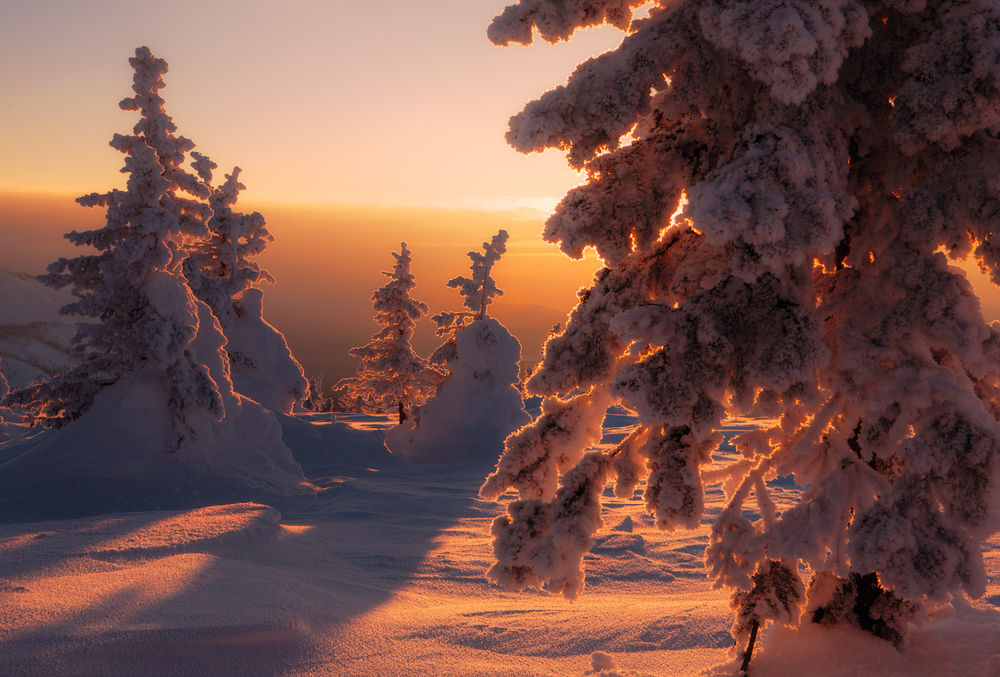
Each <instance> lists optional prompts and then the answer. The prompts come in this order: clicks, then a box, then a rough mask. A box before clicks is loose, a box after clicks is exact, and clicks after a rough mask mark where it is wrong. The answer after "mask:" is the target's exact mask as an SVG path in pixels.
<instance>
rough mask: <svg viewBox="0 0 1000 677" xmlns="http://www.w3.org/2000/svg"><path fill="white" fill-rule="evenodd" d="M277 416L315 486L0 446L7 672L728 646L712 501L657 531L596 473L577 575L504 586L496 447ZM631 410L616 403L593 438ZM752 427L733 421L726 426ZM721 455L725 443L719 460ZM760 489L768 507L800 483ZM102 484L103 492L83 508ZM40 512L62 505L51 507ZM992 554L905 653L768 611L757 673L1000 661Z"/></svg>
mask: <svg viewBox="0 0 1000 677" xmlns="http://www.w3.org/2000/svg"><path fill="white" fill-rule="evenodd" d="M95 406H98V405H95ZM164 423H165V422H164ZM281 423H282V432H283V440H284V443H285V444H287V446H288V447H289V448H290V449H291V450H292V451H293V453H294V455H295V457H296V459H297V461H298V462H299V463H300V464H301V466H302V469H303V471H304V474H305V476H306V477H307V478H308V479H309V480H310V482H311V483H312V484H313V485H314V486H315V487H316V488H317V491H313V492H308V493H301V492H300V493H298V494H296V493H295V492H281V493H276V492H272V493H271V494H270V496H267V494H266V492H258V493H257V496H256V498H253V497H251V496H249V494H252V493H253V492H252V491H250V492H248V491H247V489H246V486H245V485H242V487H243V488H242V489H241V488H240V487H237V486H236V485H231V486H224V485H222V484H216V485H214V486H213V485H212V484H205V485H204V486H203V487H202V493H201V494H200V495H193V494H190V493H189V494H188V495H187V500H188V501H189V504H188V505H185V506H177V505H176V503H173V502H175V501H176V500H177V495H176V494H173V495H172V494H170V493H169V491H167V490H165V489H164V488H163V486H169V485H171V484H172V483H173V482H175V481H177V480H178V479H179V477H180V475H179V474H177V473H175V474H168V475H164V476H163V477H162V478H160V479H161V480H162V481H161V482H160V483H159V484H160V485H161V486H160V490H159V491H156V490H155V489H156V487H155V486H140V484H139V481H138V479H139V478H137V477H130V476H129V469H128V466H119V467H118V468H117V471H116V472H115V474H114V475H113V476H112V475H110V474H101V473H104V471H105V470H106V469H104V468H97V467H94V468H91V469H90V471H89V472H87V473H84V470H85V469H84V468H77V469H76V470H78V471H79V472H80V473H83V474H80V476H79V477H78V478H77V483H76V485H74V486H66V485H59V483H58V482H59V481H61V480H58V479H57V478H59V477H60V476H64V477H68V476H70V473H66V472H63V471H62V470H61V469H60V460H59V458H58V457H53V458H51V459H50V460H49V463H48V466H47V469H48V476H49V477H50V478H52V482H50V483H49V484H50V486H45V478H46V473H45V467H43V466H39V467H37V468H35V472H36V473H41V474H40V475H39V476H38V477H36V486H33V487H26V488H25V489H24V490H23V491H20V492H18V491H13V489H15V488H16V487H14V486H13V485H12V484H11V483H10V482H9V480H11V479H12V478H13V476H14V475H16V474H17V473H16V472H15V470H16V468H17V467H18V465H17V464H16V463H15V462H13V461H7V462H0V479H3V480H4V486H3V488H2V490H0V674H4V675H7V674H9V675H25V676H33V675H38V676H42V675H44V676H46V677H48V676H57V675H72V676H74V677H77V676H79V677H87V676H91V675H93V676H97V675H100V676H102V677H114V676H116V675H136V674H142V675H143V676H144V677H155V676H157V675H163V676H167V675H169V676H182V675H209V674H211V675H234V676H235V675H239V676H241V677H242V676H244V675H392V676H393V677H398V676H402V675H585V674H604V675H606V676H610V675H612V674H620V675H644V674H655V675H677V676H680V677H684V676H687V675H698V674H701V673H702V672H703V671H705V670H706V669H709V668H711V667H712V666H715V665H719V664H722V663H725V662H726V661H727V660H728V648H729V645H730V644H731V641H732V640H731V638H730V636H729V634H728V631H727V629H728V627H729V623H730V619H731V612H730V610H729V608H728V594H727V593H725V592H724V591H719V590H712V589H711V587H710V584H709V582H708V580H707V578H706V575H705V574H706V572H705V568H704V564H703V553H704V550H705V547H706V545H707V544H708V539H709V526H708V522H707V521H704V522H703V523H702V524H701V525H700V526H699V527H698V528H697V529H695V530H691V531H678V532H675V533H673V534H666V533H663V532H660V531H658V530H657V529H656V528H655V526H654V519H653V517H651V516H649V515H647V514H646V513H645V511H644V509H643V505H642V499H641V494H639V493H637V494H635V497H633V498H630V499H618V498H614V497H613V492H612V487H610V486H609V487H607V488H606V489H605V493H606V495H607V497H606V499H605V505H604V509H603V515H602V519H603V522H604V525H605V526H604V528H603V529H602V530H601V531H599V532H598V534H597V544H596V547H595V548H594V549H593V552H592V553H591V554H589V555H587V556H586V558H585V564H586V568H587V580H586V590H585V591H584V592H583V594H581V595H580V597H579V598H578V599H577V600H576V601H575V602H569V601H567V600H565V599H562V598H560V597H555V596H549V595H546V594H544V593H540V592H525V593H509V592H504V591H501V590H499V589H498V588H496V587H495V586H493V585H490V584H489V583H487V582H486V580H485V578H484V571H485V570H486V568H487V567H488V566H489V565H490V563H491V562H492V555H491V540H490V533H489V526H490V523H491V522H492V521H493V519H494V517H495V516H496V515H497V514H499V512H500V511H501V509H502V506H499V505H497V504H495V503H492V502H484V501H481V500H479V499H477V498H475V496H476V491H477V489H478V487H479V485H480V484H481V482H482V478H483V476H484V475H485V474H486V473H487V472H488V471H489V470H490V464H489V463H484V464H483V466H482V467H478V466H476V465H475V464H456V465H434V466H430V465H416V464H410V463H407V462H405V461H403V460H400V459H398V458H396V457H394V456H392V455H391V454H389V453H388V452H387V451H386V449H385V448H384V446H383V444H382V435H383V432H384V430H385V429H386V428H388V427H390V426H391V420H390V418H389V417H372V416H360V415H356V416H347V417H339V416H338V417H336V419H335V421H333V422H331V416H330V415H329V414H326V415H322V414H314V415H300V416H295V417H289V416H286V417H281ZM634 423H635V419H634V418H632V417H630V416H628V415H625V414H618V415H615V416H609V417H608V419H607V420H606V421H605V426H604V433H605V436H604V440H603V441H602V443H603V444H612V443H615V442H617V441H618V440H620V439H621V438H622V437H624V435H625V434H626V433H627V432H628V431H629V430H631V426H632V425H634ZM753 426H754V422H753V421H730V422H729V423H727V426H726V429H725V433H726V435H727V436H731V435H733V434H735V433H737V432H740V431H744V430H747V429H749V428H752V427H753ZM106 439H107V444H109V445H112V446H115V445H117V446H119V447H121V446H122V445H121V443H120V442H116V440H115V438H114V437H108V438H106ZM36 443H37V440H27V441H21V442H9V443H6V444H4V445H0V454H2V458H4V459H9V458H11V457H12V456H16V454H17V452H18V449H21V450H23V449H24V448H25V447H26V446H30V445H34V444H36ZM55 451H56V450H55V449H53V452H55ZM125 451H126V450H125V449H122V452H123V453H122V456H124V452H125ZM735 457H736V452H735V451H734V450H733V449H732V448H731V447H729V446H728V445H727V446H726V447H724V449H723V452H722V453H721V454H719V455H718V458H717V459H716V462H723V461H727V460H728V461H729V462H731V461H732V460H733V459H734V458H735ZM167 465H168V463H167V462H165V463H164V467H166V466H167ZM189 479H190V481H191V483H192V484H197V481H196V480H194V479H192V478H189ZM773 489H774V495H775V496H776V497H777V504H778V505H777V507H778V509H779V510H780V509H783V508H784V507H785V506H786V505H790V504H791V502H792V499H793V498H794V494H795V493H796V492H797V489H796V488H795V487H793V486H791V485H790V484H789V483H787V482H784V483H783V484H782V483H780V482H779V483H776V484H775V486H774V487H773ZM146 490H152V491H148V492H147V491H146ZM239 491H242V492H243V494H242V495H237V493H238V492H239ZM88 495H89V496H91V497H92V498H94V501H93V502H92V503H90V504H84V505H81V504H78V503H75V502H74V500H75V499H82V498H84V497H86V496H88ZM508 498H509V497H508ZM249 501H256V502H249ZM262 501H263V502H266V503H269V504H270V505H263V504H262V503H261V502H262ZM172 503H173V504H172ZM706 503H707V505H708V511H707V512H708V516H709V517H711V516H712V515H714V514H716V513H717V512H718V511H719V510H721V509H722V507H723V506H724V500H723V494H722V492H721V489H720V487H718V486H713V487H710V488H709V490H708V493H707V496H706ZM97 504H100V507H102V508H108V507H110V506H115V507H114V508H113V509H111V510H105V511H104V512H102V513H100V514H94V513H93V510H92V508H93V507H94V506H95V505H97ZM141 509H151V510H152V511H147V512H142V511H139V510H141ZM88 510H90V512H91V514H90V515H86V516H85V513H87V512H88ZM54 514H60V515H61V516H62V517H63V519H58V520H45V518H46V516H47V515H48V516H51V515H54ZM43 520H45V521H43ZM984 552H985V558H986V565H987V572H988V580H987V590H986V596H985V598H984V599H983V600H979V601H972V602H966V601H964V600H962V601H960V602H959V603H958V604H957V605H956V608H955V609H954V610H950V609H945V610H942V611H941V612H939V615H938V616H937V617H935V618H934V619H933V620H932V621H931V622H929V623H927V624H926V625H925V626H923V627H922V628H919V629H918V630H917V631H915V632H914V634H913V637H912V640H911V643H910V645H909V646H908V647H907V648H906V651H905V652H903V653H900V652H898V651H896V650H895V649H894V648H893V647H892V646H891V645H889V644H888V643H886V642H882V641H879V640H876V639H874V638H872V637H870V636H867V635H865V634H863V633H861V632H860V631H856V630H853V629H851V628H829V627H819V626H811V625H808V624H807V625H806V626H805V628H804V630H803V631H801V632H799V633H795V634H791V633H789V632H788V631H786V630H784V629H781V628H778V629H773V630H768V631H767V632H765V633H764V634H763V636H762V637H761V639H760V641H759V649H758V653H757V654H756V655H755V657H754V659H753V663H752V664H751V673H750V674H751V675H758V676H768V677H784V676H786V675H788V676H791V675H794V676H796V677H798V676H799V675H806V674H808V675H810V676H811V677H815V676H820V677H827V676H834V675H836V676H847V675H859V674H864V675H866V676H869V677H881V676H885V677H888V676H890V675H892V676H898V675H908V676H916V677H921V676H923V675H927V676H931V675H933V676H938V675H942V676H951V675H954V676H962V677H965V676H967V675H971V676H973V677H995V675H997V674H1000V539H998V538H997V537H994V538H993V539H992V540H991V541H989V542H988V543H986V544H984ZM721 674H733V673H732V672H731V671H730V672H729V673H725V672H723V673H721Z"/></svg>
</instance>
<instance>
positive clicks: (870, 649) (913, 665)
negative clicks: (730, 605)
mask: <svg viewBox="0 0 1000 677" xmlns="http://www.w3.org/2000/svg"><path fill="white" fill-rule="evenodd" d="M955 607H956V608H955V610H954V615H952V616H951V617H948V618H937V619H935V621H934V623H933V624H932V625H931V626H928V627H926V628H918V629H916V630H914V631H913V634H912V637H911V638H910V642H909V645H908V646H906V647H905V648H904V650H903V651H898V650H896V648H895V647H893V646H892V644H890V643H889V642H886V641H883V640H880V639H878V638H876V637H874V636H873V635H871V634H869V633H866V632H863V631H862V630H859V629H857V628H853V627H849V626H846V625H836V626H828V625H818V624H815V623H802V624H801V625H800V626H799V628H798V629H797V630H793V629H790V628H787V627H785V626H782V625H779V624H776V625H775V626H773V627H771V628H769V629H768V630H767V631H766V632H765V633H764V634H763V637H762V644H763V646H762V650H761V652H760V653H759V654H757V653H755V655H754V657H753V661H752V662H751V663H750V675H751V677H752V676H754V675H766V676H767V677H799V676H800V675H810V676H811V677H854V676H855V675H865V676H866V677H897V676H898V675H913V676H915V677H921V676H927V677H931V676H932V675H954V676H955V677H959V676H961V677H993V676H994V675H1000V645H998V644H997V643H996V638H997V637H998V636H1000V614H997V613H996V611H994V610H989V609H985V608H981V607H979V606H970V605H969V604H968V603H965V602H962V601H961V600H958V601H957V602H956V604H955Z"/></svg>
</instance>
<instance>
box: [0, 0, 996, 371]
mask: <svg viewBox="0 0 1000 677" xmlns="http://www.w3.org/2000/svg"><path fill="white" fill-rule="evenodd" d="M504 5H505V2H504V1H503V0H491V1H490V2H469V1H468V0H426V1H425V2H421V3H414V2H410V1H409V0H382V1H381V2H377V3H375V2H371V3H366V2H352V3H346V2H328V1H327V0H296V2H294V3H274V2H270V1H269V0H214V1H213V2H207V3H206V2H203V0H172V2H169V3H136V2H134V0H128V1H126V0H88V2H79V1H78V0H45V1H44V2H18V3H5V4H4V6H3V9H2V12H0V90H2V91H3V92H4V97H3V103H2V105H0V158H2V160H0V236H2V238H3V239H2V241H3V247H2V248H0V266H4V267H7V268H12V269H15V270H18V271H21V272H41V271H42V270H43V269H44V266H45V265H46V264H47V263H48V262H49V261H51V260H53V259H54V258H55V257H56V256H58V255H73V254H75V252H74V248H73V247H71V246H68V245H67V244H66V243H65V241H63V240H62V239H61V237H60V235H61V233H63V232H65V231H67V230H69V229H72V228H85V227H96V226H99V225H100V224H101V223H102V219H101V214H100V213H99V212H98V211H94V210H85V209H83V208H80V207H77V206H76V205H74V204H73V203H72V197H74V196H76V195H80V194H83V193H89V192H92V191H104V190H107V189H109V188H111V187H115V186H120V185H121V184H122V176H121V174H119V169H120V167H121V164H122V156H121V155H120V154H119V153H118V152H116V151H114V150H112V149H111V148H109V147H108V141H109V139H110V138H111V136H112V134H113V133H115V132H127V131H128V130H129V129H130V128H131V126H132V124H134V122H135V114H134V113H126V112H122V111H120V110H119V109H118V107H117V102H118V101H119V100H120V99H121V98H123V97H125V96H127V95H128V94H129V93H130V84H131V69H130V68H129V66H128V61H127V60H128V57H129V56H130V55H131V54H132V53H133V52H134V50H135V47H136V46H138V45H140V44H146V45H149V46H150V47H151V49H152V50H153V52H154V53H155V54H156V55H157V56H161V57H163V58H165V59H166V60H167V61H168V62H169V63H170V66H171V71H170V73H168V74H167V76H166V83H167V87H166V89H165V90H164V92H163V94H164V97H165V99H166V101H167V110H168V112H169V113H170V114H171V115H172V116H173V118H174V120H175V122H176V123H177V124H178V127H179V131H180V133H182V134H184V135H186V136H188V137H190V138H191V139H193V140H194V141H195V143H196V144H197V148H198V150H199V151H201V152H203V153H205V154H207V155H209V156H210V157H212V158H213V159H214V160H215V161H216V162H217V163H218V164H219V166H220V170H219V171H220V176H221V172H222V171H224V170H228V168H229V167H231V166H232V165H234V164H238V165H239V166H241V167H242V168H243V174H242V175H241V179H242V180H243V182H244V183H246V184H247V187H248V190H247V191H246V192H245V193H244V195H243V198H242V199H241V202H240V204H239V205H238V206H239V207H240V208H242V209H244V210H250V209H258V210H260V211H261V212H262V213H263V214H264V216H265V217H266V218H267V221H268V224H269V227H270V229H271V232H272V233H273V234H274V235H275V237H276V239H275V242H274V243H273V244H272V245H271V247H270V249H269V250H268V251H267V252H266V253H265V255H264V258H263V263H264V265H265V267H267V268H269V269H270V270H271V272H273V273H274V274H275V275H276V276H277V277H278V284H277V285H275V286H274V287H273V288H270V289H268V290H267V291H266V296H265V314H266V317H267V318H268V319H269V320H270V321H271V322H272V323H273V324H275V325H276V326H278V327H279V328H280V329H281V330H283V331H284V332H285V333H286V334H287V336H288V338H289V341H290V343H291V344H292V347H293V350H295V351H296V353H298V354H299V357H300V359H302V360H303V362H304V363H305V364H306V366H307V368H308V369H310V370H314V371H318V370H322V371H325V372H327V373H328V375H329V376H330V377H333V376H341V375H345V374H346V373H347V372H349V371H351V369H352V366H351V365H352V361H351V359H350V358H348V357H347V355H346V353H347V349H348V348H350V347H351V346H354V345H358V344H360V343H363V342H364V341H365V340H366V339H367V337H368V336H369V335H370V334H371V333H372V331H373V329H374V327H373V326H372V325H371V323H370V316H371V308H370V305H369V300H368V299H369V296H370V294H371V291H372V290H373V289H374V288H376V287H377V286H380V285H381V284H382V283H383V278H382V277H381V275H380V274H379V271H381V270H384V269H387V268H388V267H389V265H390V263H391V257H390V255H389V252H390V251H391V250H396V249H397V248H398V246H399V242H400V241H401V240H405V241H406V242H407V243H408V244H409V246H410V248H411V250H412V251H413V258H414V263H413V269H414V273H415V275H416V278H417V282H418V287H417V289H416V292H415V295H416V296H417V297H418V298H420V299H422V300H424V301H425V302H427V303H428V304H429V305H430V306H431V309H432V312H436V311H438V310H442V309H452V308H456V309H457V308H458V307H459V298H458V295H457V293H456V292H455V291H454V290H452V289H448V288H447V287H446V286H445V282H446V281H447V280H448V279H449V278H451V277H454V276H456V275H460V274H465V273H467V269H468V259H467V258H466V256H465V252H467V251H468V250H469V249H477V248H478V247H479V246H480V243H481V242H482V241H483V240H485V239H488V238H489V237H490V236H491V235H492V234H494V233H495V232H496V231H497V229H498V228H500V227H505V228H507V230H508V231H510V233H511V242H510V243H509V253H508V254H507V255H506V256H505V257H504V258H503V260H502V261H501V262H500V263H499V264H498V266H497V268H496V277H497V280H498V283H499V285H500V287H501V288H502V289H504V290H506V292H507V295H506V296H504V297H503V298H502V299H500V300H498V302H497V303H496V304H495V306H494V308H493V313H494V314H495V315H496V316H497V317H498V318H499V319H501V321H503V322H505V323H506V324H507V325H508V326H509V327H510V329H511V330H512V331H513V333H514V334H515V335H517V336H518V337H519V338H520V339H521V341H522V344H524V348H525V359H528V360H533V359H536V358H537V354H538V347H539V345H540V343H541V340H542V337H543V336H544V334H545V332H546V330H547V329H548V328H549V327H551V325H552V324H553V323H555V322H557V321H560V320H561V319H562V318H563V317H564V316H565V314H566V312H567V311H568V310H569V309H570V308H571V307H572V305H573V304H574V301H575V299H574V292H575V290H576V289H577V288H578V287H579V286H581V285H583V284H585V283H586V282H587V281H588V280H589V279H590V276H591V274H592V273H593V271H594V270H595V269H596V267H597V263H596V261H595V260H593V259H591V260H588V261H584V262H572V261H569V260H568V259H566V258H565V257H562V256H561V255H560V254H559V253H558V251H557V250H556V248H555V247H553V246H551V245H545V244H543V243H542V242H541V240H540V239H539V238H538V233H539V232H540V231H541V227H542V222H543V221H544V218H545V215H546V214H547V212H548V211H549V210H551V208H552V207H553V206H554V205H555V203H556V202H557V201H558V199H559V198H560V197H561V196H562V195H563V194H564V193H565V192H566V191H567V190H568V189H569V188H570V187H572V186H573V185H576V184H577V183H579V182H580V180H581V177H580V176H579V175H577V174H576V173H574V172H572V171H570V170H569V169H568V168H567V167H566V165H565V162H564V160H563V158H562V157H561V155H560V154H559V153H556V152H551V151H550V152H547V153H545V154H541V155H538V154H536V155H531V156H523V155H520V154H518V153H516V152H514V151H513V150H511V149H510V148H508V147H507V145H506V144H505V142H504V140H503V134H504V132H505V130H506V121H507V119H508V117H509V116H510V115H511V114H513V113H516V112H517V111H519V110H520V109H521V107H522V106H523V105H524V104H525V103H526V102H527V101H529V100H531V99H533V98H536V97H537V96H539V95H540V94H542V93H543V92H544V91H546V90H547V89H549V88H551V87H553V86H555V85H557V84H560V83H561V82H563V81H565V79H566V77H567V76H568V75H569V73H570V72H571V71H572V70H573V68H574V67H575V65H576V64H578V63H579V62H581V61H583V60H584V59H586V58H587V57H588V56H590V55H592V54H596V53H600V52H602V51H604V50H607V49H610V48H612V47H614V46H615V45H616V44H617V43H618V42H619V40H620V34H619V33H617V32H616V31H614V30H613V29H607V28H602V29H599V30H593V31H585V32H583V33H581V34H580V35H578V36H576V37H575V38H574V40H573V41H572V42H570V43H562V44H560V45H556V46H551V45H545V44H536V45H533V46H531V47H529V48H523V47H512V48H507V49H501V48H497V47H494V46H493V45H491V44H490V43H489V41H488V40H487V39H486V37H485V30H486V26H487V25H488V24H489V21H490V19H491V18H492V16H493V15H494V14H496V13H497V12H499V11H500V10H502V9H503V7H504ZM974 282H975V283H976V284H977V288H978V289H980V291H981V293H985V294H986V297H985V298H986V301H985V303H984V311H985V313H986V315H987V316H988V317H994V318H995V317H1000V295H998V294H997V292H996V290H995V289H993V288H992V287H990V286H989V285H988V284H986V283H984V282H983V281H982V279H981V278H980V279H979V281H974ZM416 344H417V348H418V349H419V350H421V351H424V352H427V351H428V350H430V348H431V347H432V345H433V344H434V338H433V336H432V333H431V329H430V327H429V323H425V324H424V326H422V327H421V329H420V332H419V333H418V337H417V341H416Z"/></svg>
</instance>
